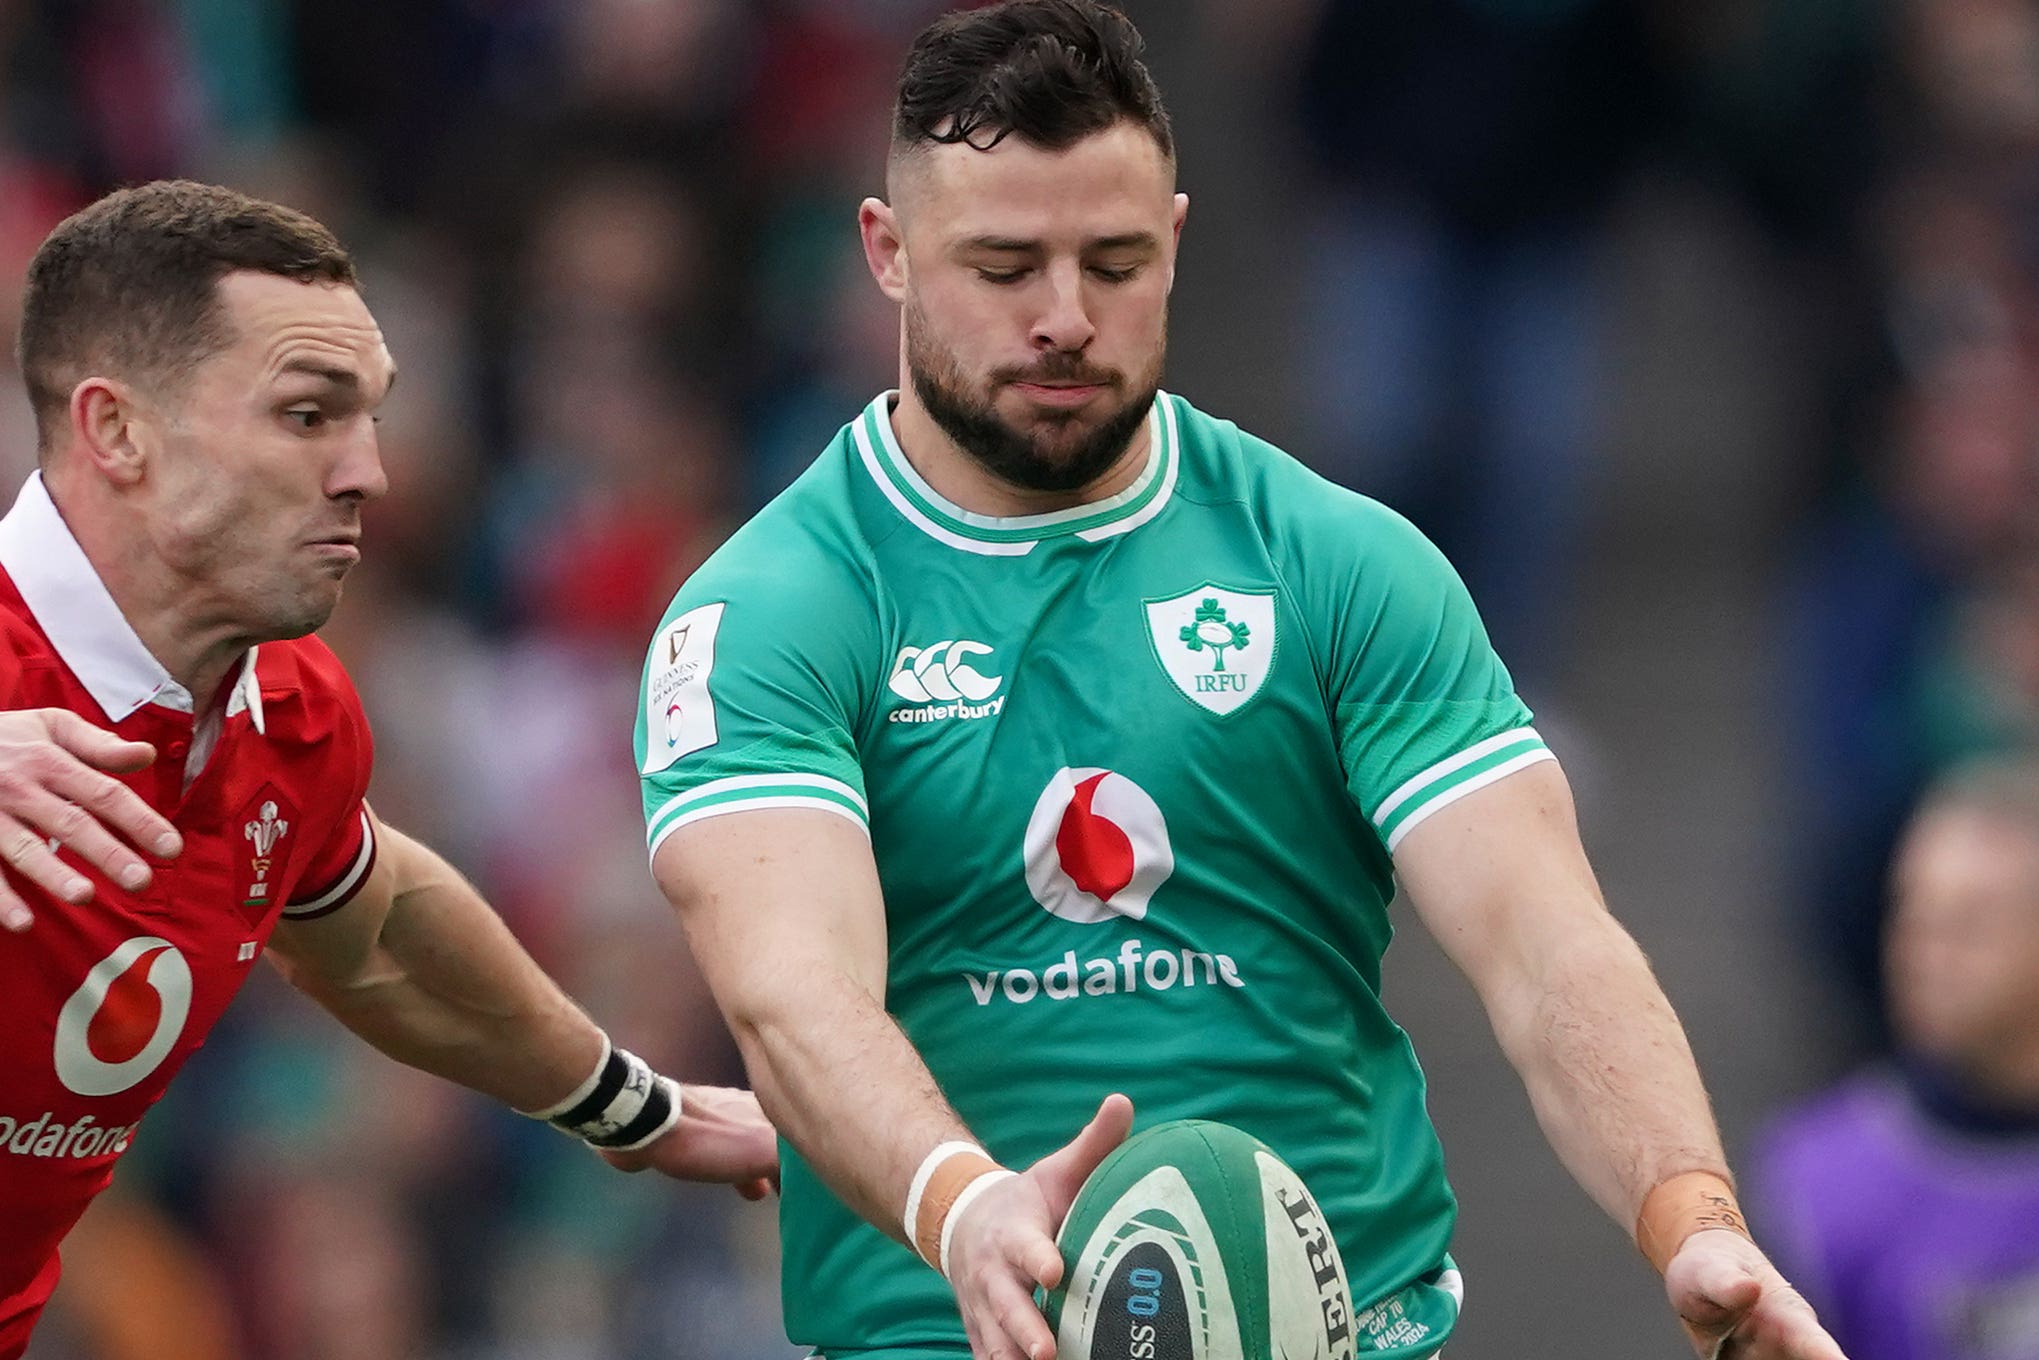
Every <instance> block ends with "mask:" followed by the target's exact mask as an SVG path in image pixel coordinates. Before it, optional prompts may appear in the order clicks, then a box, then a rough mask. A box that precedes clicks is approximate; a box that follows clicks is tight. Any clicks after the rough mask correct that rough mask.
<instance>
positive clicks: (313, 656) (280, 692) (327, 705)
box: [255, 637, 369, 743]
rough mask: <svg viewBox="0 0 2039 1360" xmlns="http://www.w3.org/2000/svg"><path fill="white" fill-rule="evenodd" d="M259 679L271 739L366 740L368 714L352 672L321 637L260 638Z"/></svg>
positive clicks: (256, 679)
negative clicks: (355, 686) (266, 639)
mask: <svg viewBox="0 0 2039 1360" xmlns="http://www.w3.org/2000/svg"><path fill="white" fill-rule="evenodd" d="M255 681H256V683H257V684H258V685H259V686H260V687H261V691H262V705H263V713H264V718H263V721H264V726H265V728H266V730H267V731H268V734H269V736H270V737H271V738H272V739H277V738H284V737H290V738H295V739H297V740H300V741H307V742H318V741H325V740H329V739H335V738H338V739H348V738H352V739H354V740H357V741H360V742H362V743H366V742H367V740H368V732H369V729H368V715H367V713H366V712H365V711H364V710H363V708H362V706H361V695H360V693H359V692H358V691H356V690H355V688H354V680H353V677H351V676H350V675H348V674H347V668H346V667H345V666H344V665H342V664H341V662H340V658H339V657H338V656H335V655H334V654H333V649H332V648H331V647H328V646H327V645H326V644H325V643H324V642H322V641H321V640H320V639H319V638H317V637H301V638H291V639H288V640H286V641H282V642H265V643H263V644H261V646H259V647H257V648H256V649H255Z"/></svg>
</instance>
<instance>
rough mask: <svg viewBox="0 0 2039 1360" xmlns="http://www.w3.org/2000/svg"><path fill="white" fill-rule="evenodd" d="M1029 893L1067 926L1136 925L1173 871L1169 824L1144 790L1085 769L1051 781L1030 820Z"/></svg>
mask: <svg viewBox="0 0 2039 1360" xmlns="http://www.w3.org/2000/svg"><path fill="white" fill-rule="evenodd" d="M1026 862H1027V887H1028V888H1029V889H1030V890H1032V892H1033V894H1034V900H1035V901H1037V902H1039V903H1040V904H1041V905H1042V906H1043V907H1045V908H1047V910H1048V911H1050V912H1052V913H1053V914H1054V915H1056V916H1059V917H1061V918H1062V919H1063V920H1065V921H1076V922H1079V923H1081V924H1085V925H1089V924H1094V923H1096V922H1098V921H1106V920H1110V919H1111V918H1112V917H1114V916H1128V917H1131V918H1132V919H1134V920H1136V921H1137V920H1140V919H1142V918H1143V917H1145V916H1146V915H1147V903H1148V901H1149V899H1151V898H1152V897H1153V896H1154V890H1155V889H1157V888H1159V887H1160V886H1161V885H1162V884H1163V883H1165V882H1167V881H1168V876H1169V875H1170V874H1172V873H1174V872H1175V852H1174V850H1172V849H1171V848H1170V847H1169V844H1168V823H1167V822H1166V821H1165V820H1164V819H1163V818H1162V816H1161V809H1160V808H1159V807H1157V806H1156V805H1155V803H1154V800H1153V799H1152V798H1150V797H1149V796H1148V795H1147V791H1146V790H1145V789H1143V788H1141V787H1140V786H1139V785H1138V784H1135V783H1134V782H1133V781H1132V780H1130V779H1128V778H1126V777H1125V776H1124V775H1122V774H1118V773H1116V772H1114V771H1111V770H1102V769H1097V768H1095V767H1092V766H1085V767H1083V768H1080V769H1066V768H1065V769H1061V770H1057V771H1056V772H1055V777H1054V778H1053V779H1050V780H1049V781H1048V787H1047V788H1045V789H1043V790H1042V791H1041V797H1040V800H1039V801H1038V802H1036V803H1035V804H1034V815H1033V817H1032V819H1031V820H1029V821H1028V822H1027V836H1026Z"/></svg>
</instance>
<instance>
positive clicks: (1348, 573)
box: [1302, 491, 1553, 852]
mask: <svg viewBox="0 0 2039 1360" xmlns="http://www.w3.org/2000/svg"><path fill="white" fill-rule="evenodd" d="M1320 504H1324V505H1326V506H1327V507H1328V509H1329V511H1330V513H1331V514H1333V515H1335V519H1336V521H1337V522H1336V524H1335V525H1334V524H1332V523H1326V522H1323V521H1321V520H1320V522H1319V525H1318V533H1320V534H1329V535H1330V536H1331V537H1330V539H1329V540H1328V541H1326V540H1323V539H1320V540H1319V542H1318V544H1317V549H1318V550H1317V552H1316V553H1315V554H1313V556H1314V559H1315V560H1314V562H1313V564H1312V565H1311V566H1310V568H1309V574H1310V575H1311V576H1312V577H1313V578H1314V580H1315V583H1316V588H1315V589H1313V590H1311V591H1310V592H1309V594H1310V595H1311V596H1313V597H1314V598H1313V599H1312V600H1311V601H1310V607H1311V609H1312V612H1313V613H1316V615H1317V617H1318V618H1319V619H1324V618H1326V616H1327V615H1328V619H1329V628H1328V630H1327V631H1326V633H1325V635H1324V639H1323V642H1322V643H1321V644H1320V645H1324V646H1325V647H1326V649H1327V652H1328V654H1327V655H1325V656H1324V657H1323V658H1322V664H1323V666H1324V669H1325V672H1326V676H1325V684H1326V689H1327V692H1328V698H1329V700H1330V703H1331V708H1332V716H1333V722H1334V724H1335V726H1336V736H1337V741H1338V749H1339V759H1340V762H1341V764H1342V766H1343V768H1344V772H1345V782H1346V788H1347V789H1348V790H1349V791H1350V793H1351V795H1352V798H1353V800H1354V801H1355V802H1356V803H1357V804H1358V805H1359V807H1360V810H1361V811H1362V812H1364V813H1365V814H1366V816H1367V818H1368V820H1369V821H1371V822H1372V823H1373V826H1374V829H1375V830H1376V831H1377V832H1378V833H1379V834H1380V837H1381V840H1382V842H1383V843H1384V844H1385V845H1386V846H1387V848H1388V850H1389V851H1390V852H1392V851H1394V850H1395V849H1396V848H1397V847H1398V846H1399V845H1400V844H1401V842H1402V838H1403V837H1404V836H1407V835H1408V834H1409V832H1410V831H1412V830H1414V829H1415V828H1416V827H1417V826H1418V825H1420V824H1421V823H1422V822H1423V821H1424V820H1426V819H1427V818H1429V817H1431V816H1432V815H1434V814H1435V813H1437V812H1439V811H1442V810H1443V809H1444V808H1446V807H1449V806H1450V805H1451V804H1452V803H1454V802H1456V801H1458V800H1459V799H1460V798H1463V797H1465V796H1466V795H1467V794H1470V793H1472V792H1474V791H1475V790H1477V789H1482V788H1485V787H1486V786H1487V785H1489V784H1492V783H1494V782H1496V781H1498V780H1500V779H1502V778H1505V777H1506V776H1508V775H1510V774H1512V773H1514V772H1515V771H1517V770H1520V769H1522V768H1524V767H1526V766H1529V765H1533V764H1535V763H1537V762H1538V761H1543V760H1550V759H1552V758H1553V757H1552V755H1551V752H1550V750H1549V748H1548V747H1546V746H1545V745H1544V743H1543V739H1542V738H1541V737H1540V736H1538V735H1537V732H1536V729H1535V728H1534V727H1532V726H1530V712H1529V709H1528V708H1527V707H1526V706H1525V705H1524V704H1523V702H1522V700H1521V699H1520V698H1518V697H1517V696H1516V693H1515V687H1514V683H1513V682H1512V681H1511V680H1510V679H1509V676H1508V671H1507V668H1506V667H1505V666H1503V665H1502V664H1501V659H1500V658H1499V657H1498V656H1496V655H1495V654H1494V649H1493V647H1492V645H1491V644H1490V643H1489V642H1488V640H1487V631H1486V628H1485V627H1484V626H1483V625H1482V624H1481V622H1480V616H1479V612H1478V611H1477V610H1476V609H1475V608H1474V607H1473V601H1472V597H1471V596H1470V595H1469V594H1467V592H1466V588H1465V585H1464V584H1463V583H1462V582H1461V581H1460V580H1459V577H1458V573H1457V572H1455V571H1454V570H1452V567H1451V564H1450V563H1449V562H1447V561H1446V560H1445V558H1444V555H1443V554H1442V553H1440V552H1439V551H1438V550H1437V548H1436V547H1435V546H1434V545H1433V544H1431V542H1430V541H1429V540H1428V539H1426V538H1425V537H1424V536H1423V535H1422V533H1420V532H1419V531H1418V530H1417V529H1416V527H1415V526H1414V525H1412V524H1410V523H1409V522H1408V521H1407V520H1405V519H1403V518H1402V517H1401V516H1400V515H1397V514H1395V513H1394V512H1393V511H1391V510H1388V509H1387V508H1386V507H1384V506H1381V505H1379V504H1378V503H1376V502H1373V501H1369V500H1366V499H1365V498H1364V497H1360V496H1356V495H1353V494H1352V493H1349V492H1344V491H1338V492H1337V493H1336V495H1335V496H1334V497H1331V498H1329V499H1328V501H1324V502H1320ZM1319 513H1320V515H1321V514H1323V513H1324V512H1323V511H1320V512H1319ZM1302 546H1303V547H1304V549H1305V551H1308V549H1309V545H1308V544H1307V543H1305V544H1303V545H1302ZM1332 562H1342V569H1340V570H1339V571H1337V572H1336V573H1335V574H1334V573H1332V572H1328V571H1326V570H1324V567H1325V565H1326V564H1327V563H1332Z"/></svg>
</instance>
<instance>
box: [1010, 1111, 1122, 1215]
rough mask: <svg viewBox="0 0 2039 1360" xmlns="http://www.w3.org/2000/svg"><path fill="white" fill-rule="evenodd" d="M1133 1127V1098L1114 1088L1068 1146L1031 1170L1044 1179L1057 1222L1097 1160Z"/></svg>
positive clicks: (1046, 1192) (1043, 1184)
mask: <svg viewBox="0 0 2039 1360" xmlns="http://www.w3.org/2000/svg"><path fill="white" fill-rule="evenodd" d="M1132 1128H1133V1102H1132V1101H1130V1100H1128V1099H1127V1098H1126V1097H1125V1096H1122V1095H1119V1094H1118V1093H1116V1092H1114V1093H1113V1094H1111V1095H1108V1096H1106V1097H1105V1098H1104V1101H1103V1103H1101V1104H1100V1105H1099V1106H1098V1107H1097V1113H1096V1114H1095V1115H1093V1116H1092V1117H1091V1120H1090V1122H1089V1123H1088V1124H1085V1125H1084V1126H1083V1129H1082V1131H1081V1132H1079V1133H1078V1134H1077V1135H1076V1137H1075V1138H1073V1139H1071V1140H1070V1141H1069V1143H1068V1144H1067V1146H1065V1147H1063V1148H1062V1149H1060V1150H1059V1151H1057V1152H1053V1153H1050V1154H1049V1155H1048V1156H1046V1157H1043V1158H1042V1159H1041V1160H1040V1161H1038V1162H1036V1163H1034V1165H1033V1168H1032V1170H1031V1171H1030V1173H1029V1174H1031V1175H1033V1176H1034V1177H1035V1178H1036V1179H1037V1180H1038V1181H1039V1182H1040V1185H1041V1193H1042V1194H1043V1195H1044V1196H1046V1198H1047V1200H1048V1209H1049V1212H1050V1213H1051V1214H1052V1215H1053V1216H1054V1220H1055V1222H1056V1223H1057V1224H1060V1223H1061V1221H1062V1216H1063V1215H1064V1214H1066V1213H1068V1212H1069V1205H1070V1204H1071V1202H1073V1201H1074V1200H1075V1198H1076V1192H1077V1191H1078V1190H1080V1189H1081V1188H1082V1187H1083V1182H1084V1181H1086V1180H1088V1179H1089V1178H1090V1173H1091V1172H1093V1171H1095V1170H1097V1164H1098V1163H1099V1162H1101V1161H1103V1160H1104V1159H1105V1157H1106V1156H1107V1155H1108V1154H1109V1153H1110V1152H1111V1150H1112V1149H1113V1148H1115V1147H1117V1146H1118V1145H1119V1144H1120V1143H1123V1142H1125V1141H1126V1135H1127V1134H1128V1133H1129V1132H1131V1131H1132Z"/></svg>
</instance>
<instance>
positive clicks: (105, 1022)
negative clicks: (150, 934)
mask: <svg viewBox="0 0 2039 1360" xmlns="http://www.w3.org/2000/svg"><path fill="white" fill-rule="evenodd" d="M167 948H169V946H168V945H161V946H158V947H157V948H155V949H151V950H149V951H147V952H146V953H144V954H142V955H141V956H139V957H138V958H136V959H135V961H134V962H133V963H130V964H129V965H128V966H127V968H126V969H125V970H123V971H122V973H121V975H120V976H119V977H117V978H115V979H114V980H113V981H112V983H111V984H109V985H108V987H107V989H106V999H105V1000H104V1001H102V1002H100V1003H99V1010H98V1012H97V1013H96V1014H94V1015H93V1017H92V1022H91V1024H89V1025H87V1026H86V1027H85V1048H86V1050H87V1051H88V1052H90V1053H91V1054H92V1056H93V1057H95V1058H97V1059H99V1061H101V1062H103V1063H124V1062H128V1061H131V1060H132V1059H133V1058H134V1057H135V1056H136V1055H138V1054H139V1053H140V1052H141V1051H142V1049H143V1048H145V1047H147V1045H148V1042H149V1040H150V1039H153V1038H154V1037H155V1035H156V1029H157V1027H158V1026H159V1025H161V1024H162V1023H163V994H162V993H161V992H159V991H157V990H156V988H155V986H154V985H153V984H151V983H150V981H149V969H150V967H151V966H152V965H154V963H155V961H156V958H157V956H158V955H160V954H161V953H162V952H163V950H165V949H167Z"/></svg>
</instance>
